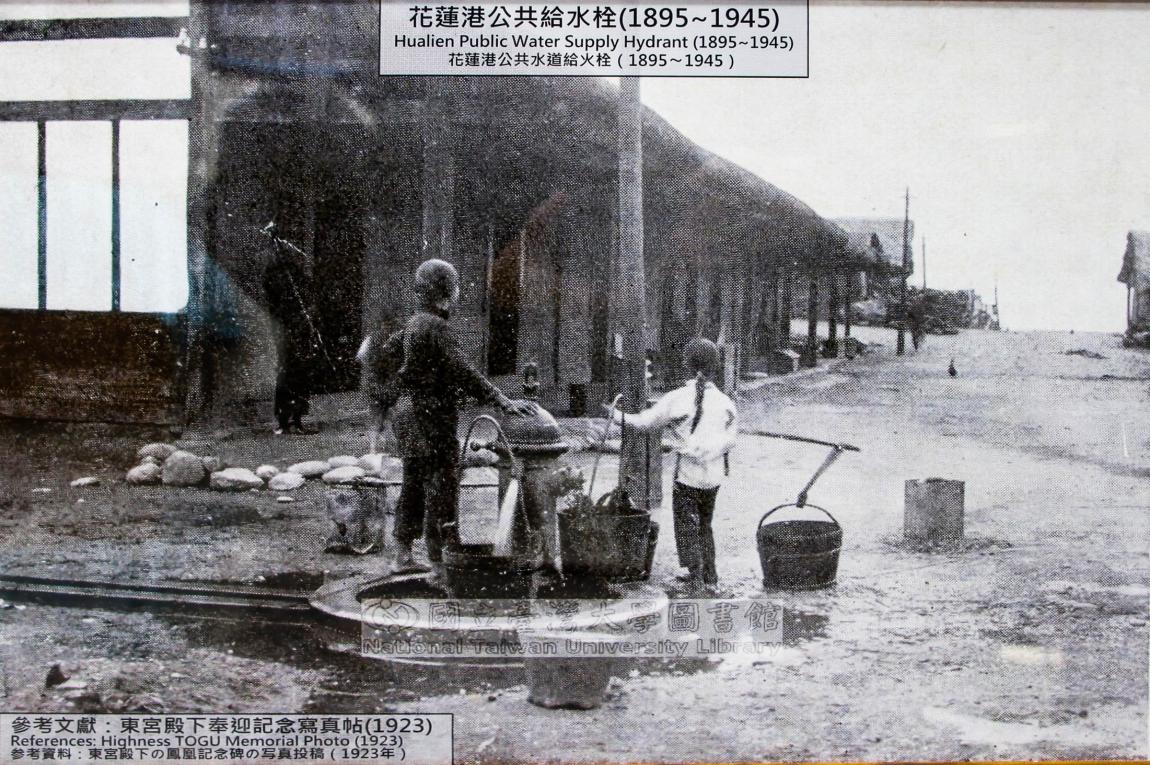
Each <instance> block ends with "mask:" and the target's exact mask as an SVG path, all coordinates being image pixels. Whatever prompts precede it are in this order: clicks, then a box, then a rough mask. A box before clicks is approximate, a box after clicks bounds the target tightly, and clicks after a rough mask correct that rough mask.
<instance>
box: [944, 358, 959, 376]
mask: <svg viewBox="0 0 1150 765" xmlns="http://www.w3.org/2000/svg"><path fill="white" fill-rule="evenodd" d="M946 371H947V374H949V375H950V376H951V377H958V368H957V367H956V366H955V365H954V359H951V360H950V366H949V367H947V368H946Z"/></svg>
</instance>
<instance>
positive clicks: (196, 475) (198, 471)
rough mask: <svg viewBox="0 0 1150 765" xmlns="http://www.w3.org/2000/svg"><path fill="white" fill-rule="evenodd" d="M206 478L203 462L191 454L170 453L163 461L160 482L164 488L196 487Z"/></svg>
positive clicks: (181, 452)
mask: <svg viewBox="0 0 1150 765" xmlns="http://www.w3.org/2000/svg"><path fill="white" fill-rule="evenodd" d="M207 476H208V471H206V470H204V461H203V460H202V459H200V458H199V457H197V456H196V455H194V454H192V453H191V452H185V451H176V452H172V453H171V455H169V456H168V458H167V459H166V460H164V472H163V479H162V480H163V482H164V485H165V486H198V485H199V484H201V483H203V482H204V479H205V478H207Z"/></svg>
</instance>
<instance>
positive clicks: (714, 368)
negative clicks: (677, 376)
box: [683, 337, 719, 433]
mask: <svg viewBox="0 0 1150 765" xmlns="http://www.w3.org/2000/svg"><path fill="white" fill-rule="evenodd" d="M683 365H684V366H686V367H687V371H688V372H693V373H694V375H695V416H694V417H693V418H691V432H692V433H694V432H695V428H697V427H699V421H700V420H702V419H703V397H704V396H705V395H706V393H707V382H708V381H710V380H711V379H712V378H714V376H715V374H716V373H717V372H718V370H719V346H717V345H715V344H714V343H713V342H711V341H710V340H707V339H706V338H702V337H696V338H695V339H694V340H692V341H691V342H689V343H687V347H686V348H684V349H683Z"/></svg>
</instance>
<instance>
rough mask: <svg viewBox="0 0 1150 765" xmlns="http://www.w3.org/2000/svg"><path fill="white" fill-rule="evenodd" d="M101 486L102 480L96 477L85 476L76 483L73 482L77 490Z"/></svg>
mask: <svg viewBox="0 0 1150 765" xmlns="http://www.w3.org/2000/svg"><path fill="white" fill-rule="evenodd" d="M99 485H100V479H99V478H97V477H96V476H94V475H90V476H85V477H84V478H77V479H76V480H75V481H72V486H73V487H75V488H77V489H79V488H83V487H85V486H99Z"/></svg>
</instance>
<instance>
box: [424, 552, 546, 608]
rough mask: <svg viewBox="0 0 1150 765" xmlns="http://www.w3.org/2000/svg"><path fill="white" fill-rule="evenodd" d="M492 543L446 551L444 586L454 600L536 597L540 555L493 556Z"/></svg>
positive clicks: (540, 563)
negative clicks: (536, 578)
mask: <svg viewBox="0 0 1150 765" xmlns="http://www.w3.org/2000/svg"><path fill="white" fill-rule="evenodd" d="M493 549H494V545H491V544H458V545H447V546H445V547H444V548H443V583H444V585H445V586H446V587H447V591H448V593H449V594H450V595H451V597H453V598H456V599H461V600H472V599H483V598H510V599H518V600H525V599H529V598H532V597H534V595H535V572H536V571H537V570H538V569H539V567H540V565H542V561H541V560H540V558H539V556H521V555H512V556H505V555H493V554H492V550H493Z"/></svg>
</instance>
